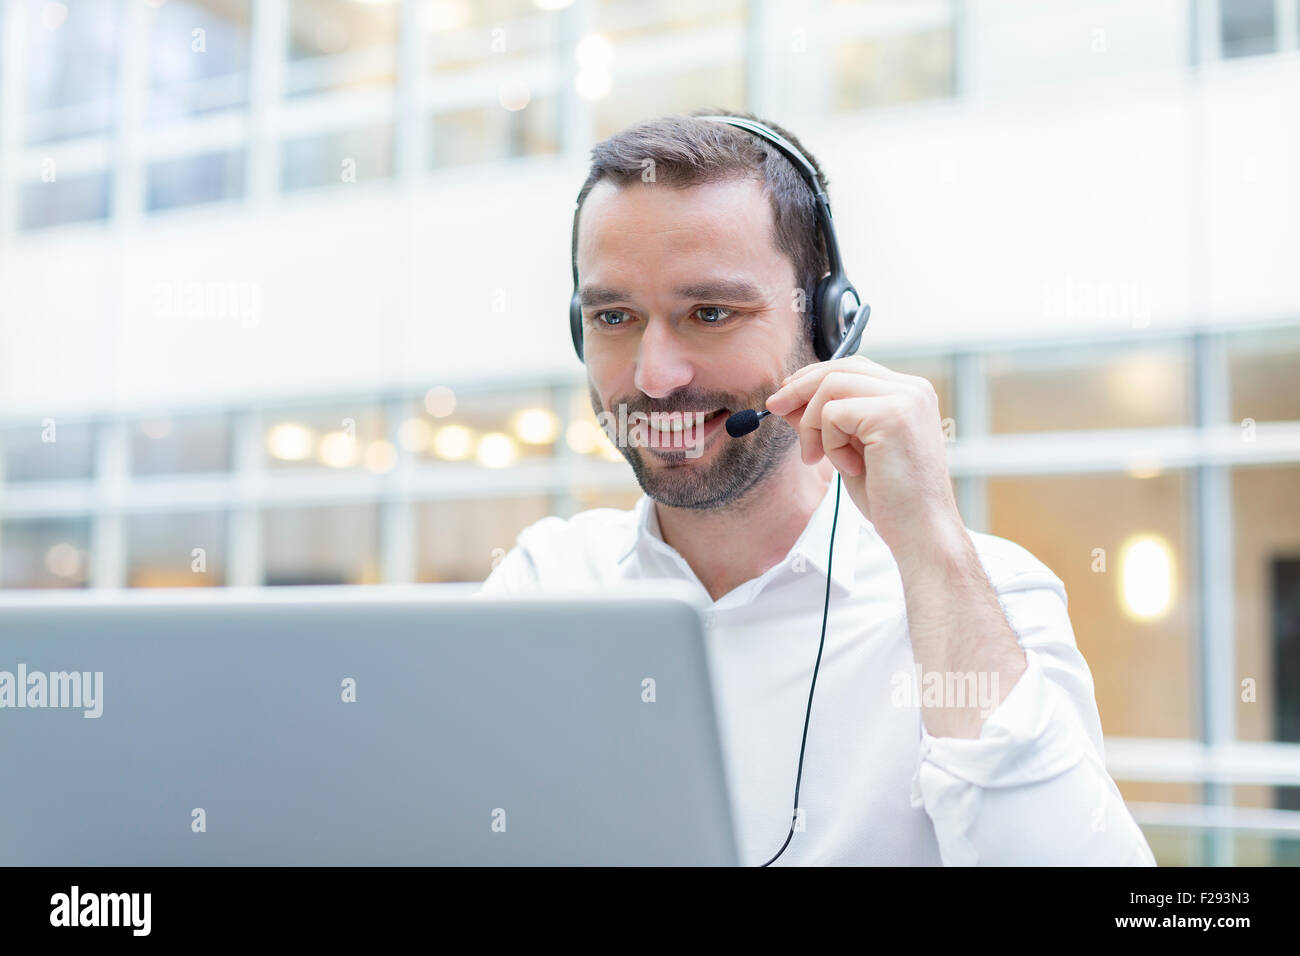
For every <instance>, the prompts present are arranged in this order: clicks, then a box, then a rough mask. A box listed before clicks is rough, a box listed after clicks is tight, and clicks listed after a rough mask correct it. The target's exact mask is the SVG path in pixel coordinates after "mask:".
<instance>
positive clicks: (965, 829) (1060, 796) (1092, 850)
mask: <svg viewBox="0 0 1300 956" xmlns="http://www.w3.org/2000/svg"><path fill="white" fill-rule="evenodd" d="M995 590H996V591H997V595H998V599H999V601H1000V602H1001V604H1002V608H1003V611H1004V612H1005V613H1006V616H1007V620H1008V622H1009V623H1010V624H1011V626H1012V628H1013V630H1015V632H1016V634H1017V636H1018V638H1019V640H1020V644H1021V646H1022V647H1023V648H1024V651H1025V659H1026V663H1027V667H1026V670H1025V671H1024V673H1023V674H1021V675H1020V677H1019V679H1018V680H1017V681H1016V683H1015V685H1014V686H1013V687H1012V688H1011V690H1010V692H1008V693H1007V695H1006V697H1005V698H1004V699H1003V700H1002V701H1001V703H1000V704H999V705H998V706H997V707H996V708H995V709H994V710H993V712H992V713H991V714H989V715H988V716H987V718H986V719H985V721H984V725H983V727H982V728H981V730H980V735H979V737H978V738H977V739H973V740H972V739H962V738H956V737H934V736H932V735H931V734H930V733H929V732H928V731H927V730H926V729H925V726H924V724H922V728H921V742H920V748H919V753H918V759H917V767H916V773H915V775H914V776H913V778H912V794H911V797H912V805H913V806H915V807H923V808H924V809H925V812H926V813H927V815H929V817H930V819H931V820H932V822H933V824H934V828H935V834H936V836H937V838H938V841H939V849H940V855H941V857H942V859H943V862H944V863H945V864H946V865H953V866H975V865H982V866H1020V865H1062V866H1079V865H1084V866H1089V865H1091V866H1154V865H1155V858H1154V857H1153V855H1152V853H1151V849H1150V847H1149V846H1148V844H1147V841H1146V838H1145V836H1143V834H1142V831H1141V829H1139V827H1138V825H1137V823H1136V822H1135V821H1134V820H1133V817H1132V815H1131V814H1130V813H1129V811H1128V808H1127V807H1126V806H1125V805H1124V800H1123V797H1122V796H1121V795H1120V792H1119V788H1118V787H1116V786H1115V782H1114V781H1113V780H1112V779H1111V777H1110V775H1109V773H1107V771H1106V765H1105V759H1104V749H1103V747H1104V744H1103V741H1102V733H1101V720H1100V717H1099V716H1098V713H1097V703H1096V696H1095V692H1094V689H1093V681H1092V674H1091V672H1090V671H1089V670H1088V665H1087V663H1086V662H1085V661H1084V659H1083V655H1082V654H1080V653H1079V649H1078V647H1077V645H1076V643H1075V639H1074V630H1073V627H1072V626H1071V624H1070V618H1069V614H1068V613H1067V610H1066V596H1065V586H1064V585H1063V584H1062V582H1061V581H1060V579H1059V578H1057V577H1056V576H1055V575H1054V574H1052V573H1051V572H1050V571H1048V570H1047V569H1046V567H1045V566H1044V567H1043V568H1042V570H1035V571H1026V572H1023V573H1020V574H1016V575H1014V576H1012V577H1011V578H1010V579H1009V580H1008V581H1006V582H1005V583H1003V584H1001V585H999V586H995Z"/></svg>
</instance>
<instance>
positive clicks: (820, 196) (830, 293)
mask: <svg viewBox="0 0 1300 956" xmlns="http://www.w3.org/2000/svg"><path fill="white" fill-rule="evenodd" d="M694 118H695V119H703V120H711V121H713V122H717V123H726V124H727V125H729V126H734V127H736V128H737V129H742V130H744V131H746V132H748V133H752V134H753V135H754V136H757V137H758V138H759V139H762V140H764V141H766V142H768V143H770V144H771V145H772V146H775V147H776V149H777V150H778V151H779V152H781V153H782V154H783V155H784V156H785V157H786V158H787V159H788V160H790V162H791V163H792V164H793V165H794V167H795V169H796V170H798V171H799V172H800V173H801V174H802V176H803V178H804V180H805V181H806V182H807V183H808V187H809V188H810V189H811V190H812V192H813V196H814V197H815V199H816V218H817V224H818V229H819V230H820V232H821V235H822V237H823V240H824V241H825V243H826V259H827V265H828V266H829V274H828V275H826V276H825V277H824V278H822V279H820V280H819V281H818V283H817V287H816V289H815V290H814V292H813V297H812V302H811V307H812V311H813V315H812V322H811V323H810V324H811V326H812V329H813V349H814V351H815V352H816V354H817V358H818V360H819V361H822V362H826V361H830V360H832V359H838V358H843V357H844V356H845V355H849V354H851V353H853V352H856V351H857V349H858V342H859V341H860V340H861V338H862V333H863V331H864V330H865V329H866V327H867V320H868V319H869V318H870V317H871V306H869V305H867V304H865V303H864V302H862V299H861V297H860V296H859V295H858V291H857V289H855V288H854V287H853V283H851V282H850V281H849V278H848V276H847V275H845V273H844V267H843V265H842V263H841V261H840V247H839V242H838V240H837V239H836V237H835V225H834V223H833V222H832V220H831V204H830V199H829V197H828V196H827V195H826V190H825V189H824V188H823V187H822V183H821V178H820V177H819V176H818V175H817V168H816V167H815V166H813V164H812V163H811V162H809V161H808V159H807V158H806V157H805V156H804V155H803V153H801V152H799V150H798V149H796V148H795V146H794V144H793V143H791V142H790V141H789V140H788V139H786V138H785V137H784V136H782V135H780V134H779V133H777V132H776V131H775V130H772V129H769V128H768V127H767V126H764V125H763V124H762V123H759V122H756V121H754V120H750V119H746V118H744V117H741V116H698V117H694ZM570 248H571V253H572V254H571V257H570V258H571V264H572V266H573V297H572V299H570V300H569V330H570V332H571V334H572V336H573V348H574V350H575V351H576V352H577V353H578V359H579V360H580V361H585V359H584V358H583V353H582V300H581V298H580V297H579V295H578V217H577V215H576V213H575V215H574V217H573V239H572V244H571V247H570ZM770 414H771V412H769V411H767V409H764V410H762V411H761V412H755V411H754V410H752V409H749V410H746V411H743V412H736V413H735V414H734V415H732V416H731V417H730V418H729V419H728V420H727V432H728V434H730V435H731V436H732V437H733V438H739V437H741V436H742V435H745V434H748V433H749V432H751V431H753V430H754V429H755V428H757V427H758V425H759V422H760V421H761V420H762V419H763V418H764V417H765V416H767V415H770ZM841 484H842V483H841V479H840V474H839V472H838V471H837V472H836V473H835V511H834V517H833V518H832V519H831V545H830V553H829V554H828V555H827V558H826V595H825V598H824V599H823V603H822V632H821V640H820V642H819V644H818V645H817V661H816V663H815V664H814V665H813V673H812V683H811V685H810V686H809V688H808V707H807V709H806V710H805V712H804V718H803V738H802V740H801V741H800V744H799V769H798V771H797V773H796V775H795V781H794V813H793V815H792V816H791V819H790V832H789V833H788V834H787V835H786V838H785V843H783V844H781V849H779V850H777V852H776V855H775V856H773V857H772V858H771V859H770V860H768V861H767V862H766V863H764V864H762V865H763V866H771V865H772V864H773V863H775V862H776V860H777V858H778V857H780V856H781V854H782V853H784V852H785V850H786V847H788V846H789V845H790V841H791V840H792V839H793V838H794V834H795V828H796V826H797V825H798V822H799V788H800V785H801V784H802V782H803V758H804V751H805V749H806V747H807V744H808V721H809V719H810V718H811V716H812V702H813V693H814V692H815V691H816V689H817V672H818V671H819V670H820V669H821V663H822V651H823V650H824V649H825V647H826V618H827V614H828V612H829V610H830V600H831V561H832V559H833V557H834V554H835V527H836V525H837V524H838V523H839V516H840V489H841Z"/></svg>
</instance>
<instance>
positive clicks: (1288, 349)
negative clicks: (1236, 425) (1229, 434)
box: [1227, 328, 1300, 422]
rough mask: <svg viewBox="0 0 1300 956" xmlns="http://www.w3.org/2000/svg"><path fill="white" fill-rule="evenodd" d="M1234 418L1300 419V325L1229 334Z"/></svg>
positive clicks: (1229, 377) (1256, 419) (1229, 372)
mask: <svg viewBox="0 0 1300 956" xmlns="http://www.w3.org/2000/svg"><path fill="white" fill-rule="evenodd" d="M1227 351H1228V381H1229V383H1230V388H1231V393H1232V420H1233V421H1234V422H1241V421H1243V420H1245V419H1247V418H1250V419H1253V420H1254V421H1257V422H1264V421H1287V422H1294V421H1300V328H1290V329H1282V330H1277V331H1266V332H1250V333H1240V334H1234V335H1230V336H1228V349H1227Z"/></svg>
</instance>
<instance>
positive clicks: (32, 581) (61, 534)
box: [0, 518, 90, 588]
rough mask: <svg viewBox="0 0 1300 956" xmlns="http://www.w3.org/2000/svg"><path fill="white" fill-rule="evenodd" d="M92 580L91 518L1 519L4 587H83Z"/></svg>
mask: <svg viewBox="0 0 1300 956" xmlns="http://www.w3.org/2000/svg"><path fill="white" fill-rule="evenodd" d="M89 579H90V519H89V518H12V519H9V520H7V521H0V587H6V588H81V587H85V586H86V584H87V582H88V581H89Z"/></svg>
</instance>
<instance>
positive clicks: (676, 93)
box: [574, 0, 747, 139]
mask: <svg viewBox="0 0 1300 956" xmlns="http://www.w3.org/2000/svg"><path fill="white" fill-rule="evenodd" d="M591 13H592V22H591V31H590V33H588V34H587V35H586V36H585V37H584V38H583V40H582V41H580V43H579V46H578V49H577V51H576V54H577V60H578V63H577V67H578V72H577V75H576V77H575V80H574V82H575V83H576V85H577V89H578V91H579V93H580V94H581V95H583V96H585V97H587V98H589V99H591V100H592V101H593V105H594V128H595V135H596V138H597V139H604V138H605V137H607V136H611V135H613V134H614V133H616V132H618V131H619V130H620V129H622V128H623V127H625V126H627V125H629V124H631V123H634V122H637V121H639V120H644V119H648V118H651V117H655V116H662V115H665V114H668V113H681V112H689V111H690V110H693V109H697V108H699V107H720V108H729V109H744V108H745V105H746V102H747V99H746V90H745V69H744V62H743V57H742V56H732V55H729V54H728V53H727V52H725V51H724V50H722V49H721V48H716V49H714V50H713V52H712V54H711V55H705V54H701V58H700V59H699V60H694V59H692V60H689V61H684V62H682V63H678V64H671V63H670V64H667V65H664V64H661V63H660V62H659V61H660V60H662V59H663V57H664V56H665V55H666V54H670V53H672V52H676V51H680V50H682V49H683V45H684V44H687V43H690V42H691V41H696V40H698V39H699V37H700V36H701V35H702V32H703V31H717V30H722V31H724V32H725V33H726V34H727V35H728V36H730V37H732V38H734V39H735V41H736V43H737V44H738V46H737V49H739V44H740V43H741V42H742V40H743V37H744V32H745V25H746V4H745V3H744V2H743V0H663V2H659V3H653V4H647V3H640V2H636V0H599V2H597V3H596V4H595V6H594V7H593V8H592V11H591ZM679 55H680V54H679ZM697 63H699V64H702V65H696V64H697ZM644 70H648V71H649V72H643V71H644Z"/></svg>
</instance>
